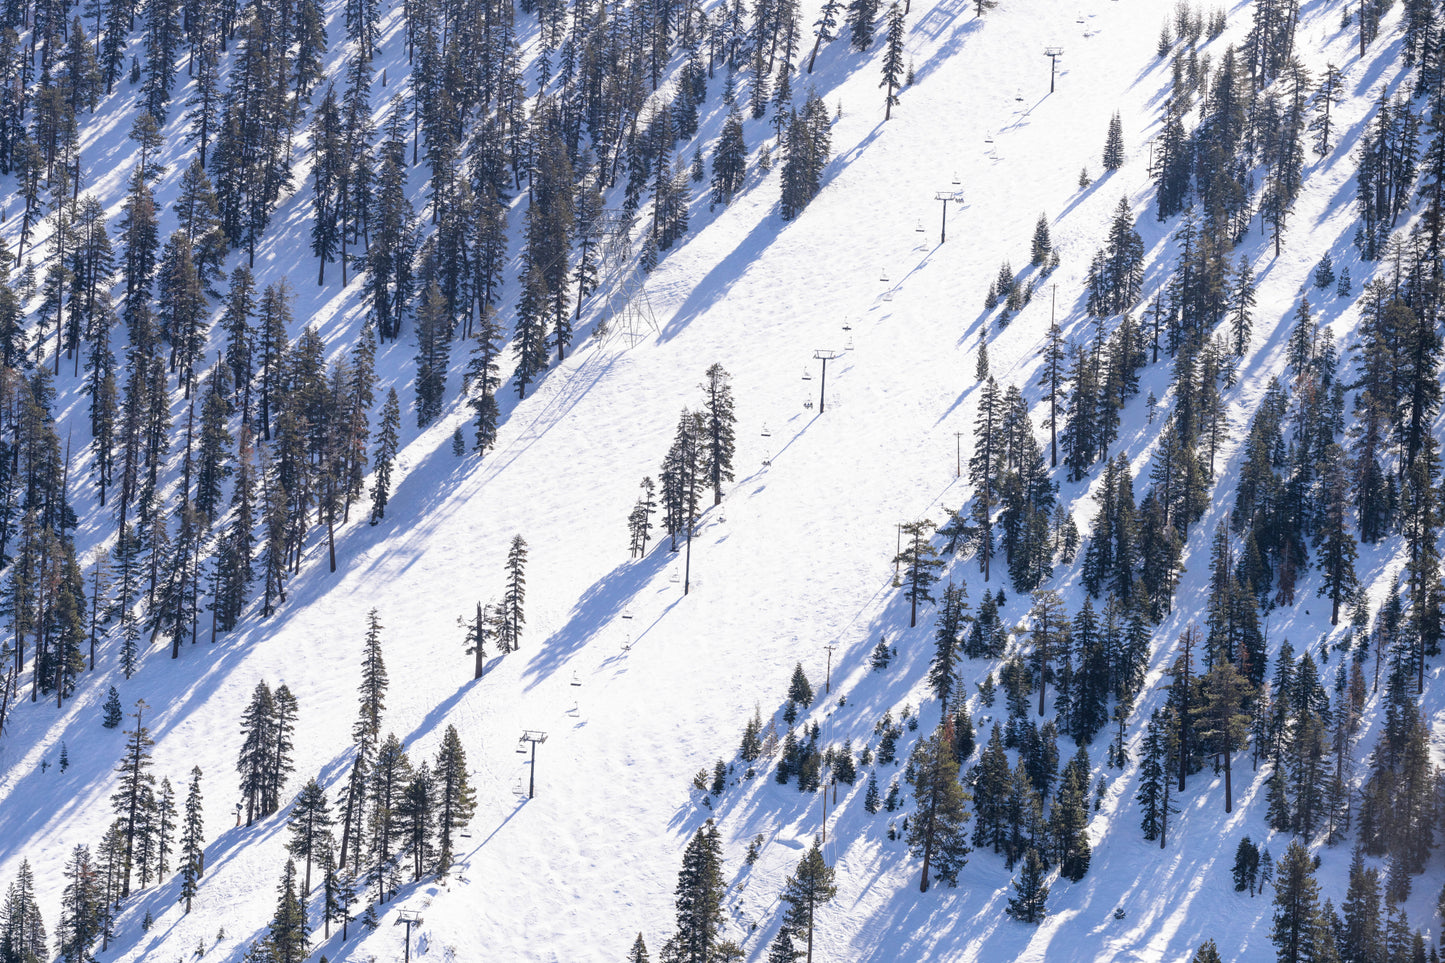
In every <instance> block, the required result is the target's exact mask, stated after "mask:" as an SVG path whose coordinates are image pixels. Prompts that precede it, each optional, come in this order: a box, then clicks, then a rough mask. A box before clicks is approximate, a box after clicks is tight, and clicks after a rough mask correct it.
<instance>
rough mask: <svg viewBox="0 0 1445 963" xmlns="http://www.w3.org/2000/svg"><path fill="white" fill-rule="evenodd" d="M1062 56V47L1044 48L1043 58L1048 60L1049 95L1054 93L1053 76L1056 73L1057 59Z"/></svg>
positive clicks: (1057, 67)
mask: <svg viewBox="0 0 1445 963" xmlns="http://www.w3.org/2000/svg"><path fill="white" fill-rule="evenodd" d="M1063 55H1064V48H1063V47H1052V46H1051V47H1045V48H1044V56H1045V57H1048V58H1049V93H1053V92H1054V76H1055V75H1056V74H1057V73H1058V69H1059V58H1060V57H1062V56H1063Z"/></svg>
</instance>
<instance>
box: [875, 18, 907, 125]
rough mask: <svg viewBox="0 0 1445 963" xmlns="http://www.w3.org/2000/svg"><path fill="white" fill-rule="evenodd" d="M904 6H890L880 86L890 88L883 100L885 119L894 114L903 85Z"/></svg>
mask: <svg viewBox="0 0 1445 963" xmlns="http://www.w3.org/2000/svg"><path fill="white" fill-rule="evenodd" d="M903 40H904V22H903V8H902V7H900V6H899V5H898V4H897V3H894V4H893V5H892V6H890V7H889V8H888V43H887V46H886V48H885V49H884V53H883V79H882V80H881V81H879V83H878V86H880V87H885V88H887V90H888V96H887V98H886V99H885V100H884V101H883V107H884V109H883V119H884V120H885V121H886V120H888V119H889V118H891V117H892V116H893V105H894V104H896V103H898V94H897V91H898V88H899V87H901V86H902V85H903V70H904V63H903Z"/></svg>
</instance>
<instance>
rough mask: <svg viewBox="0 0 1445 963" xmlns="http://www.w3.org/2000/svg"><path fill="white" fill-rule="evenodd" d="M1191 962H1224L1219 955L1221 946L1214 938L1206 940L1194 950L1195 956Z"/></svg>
mask: <svg viewBox="0 0 1445 963" xmlns="http://www.w3.org/2000/svg"><path fill="white" fill-rule="evenodd" d="M1189 963H1223V961H1222V960H1221V959H1220V957H1219V948H1218V947H1217V946H1215V945H1214V941H1213V940H1205V941H1204V942H1203V943H1200V944H1199V949H1197V950H1195V951H1194V956H1193V957H1192V958H1191V959H1190V961H1189Z"/></svg>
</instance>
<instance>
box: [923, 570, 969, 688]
mask: <svg viewBox="0 0 1445 963" xmlns="http://www.w3.org/2000/svg"><path fill="white" fill-rule="evenodd" d="M969 621H972V619H970V617H969V615H968V598H967V595H966V590H965V587H964V586H962V585H955V584H954V583H952V582H949V583H948V587H947V588H946V589H944V590H943V608H942V610H941V611H940V612H939V614H938V627H937V628H936V629H935V630H934V651H933V659H932V661H931V662H930V664H929V667H928V683H929V685H930V686H931V687H932V688H933V694H934V695H936V696H937V697H938V701H939V703H940V705H941V706H942V712H943V713H944V714H945V715H946V714H947V713H948V706H949V699H950V698H951V697H952V695H953V692H954V689H955V687H956V686H957V685H958V679H957V675H956V666H957V662H958V656H959V647H960V644H961V643H962V641H963V630H964V623H965V622H969Z"/></svg>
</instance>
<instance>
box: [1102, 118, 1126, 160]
mask: <svg viewBox="0 0 1445 963" xmlns="http://www.w3.org/2000/svg"><path fill="white" fill-rule="evenodd" d="M1123 166H1124V124H1123V122H1122V121H1120V119H1119V112H1118V111H1117V110H1116V111H1114V116H1113V117H1111V118H1109V135H1108V137H1106V138H1105V139H1104V170H1106V171H1116V170H1118V169H1119V168H1121V167H1123Z"/></svg>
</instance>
